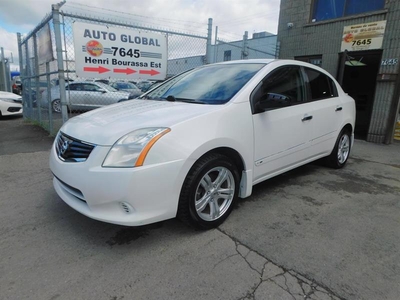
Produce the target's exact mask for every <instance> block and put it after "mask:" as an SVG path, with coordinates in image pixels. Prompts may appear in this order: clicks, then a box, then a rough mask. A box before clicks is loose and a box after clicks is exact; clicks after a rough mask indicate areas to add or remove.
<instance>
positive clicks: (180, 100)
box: [163, 95, 208, 104]
mask: <svg viewBox="0 0 400 300" xmlns="http://www.w3.org/2000/svg"><path fill="white" fill-rule="evenodd" d="M163 99H166V100H167V101H171V102H175V101H178V102H186V103H195V104H208V103H207V102H204V101H201V100H195V99H187V98H176V97H175V96H174V95H168V97H167V98H163Z"/></svg>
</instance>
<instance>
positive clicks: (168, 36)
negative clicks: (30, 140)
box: [18, 5, 210, 135]
mask: <svg viewBox="0 0 400 300" xmlns="http://www.w3.org/2000/svg"><path fill="white" fill-rule="evenodd" d="M77 22H81V23H84V24H92V25H102V26H105V27H107V28H111V29H113V30H120V31H121V30H125V31H129V32H133V34H132V36H129V38H132V39H134V38H137V36H135V33H138V32H139V33H140V34H141V36H145V35H146V34H153V36H154V35H158V36H160V39H165V40H166V44H167V45H168V47H166V48H167V49H168V52H167V59H168V60H167V67H166V68H165V69H166V72H165V75H164V76H163V78H160V77H158V80H152V79H153V73H156V72H158V70H157V68H156V67H157V66H158V65H161V57H160V55H158V54H157V53H155V52H154V51H153V52H149V53H147V52H146V53H143V52H141V53H140V55H142V56H147V57H149V58H150V59H151V60H152V62H153V61H154V63H152V64H150V63H149V64H148V65H146V63H143V65H140V64H139V63H134V62H132V59H131V60H129V59H127V60H125V61H123V60H122V61H121V60H118V61H117V60H116V61H115V68H114V69H113V71H115V72H125V73H124V75H129V74H131V73H132V74H134V73H138V72H140V74H143V75H142V76H137V75H138V74H135V75H136V76H132V79H130V78H129V76H125V78H123V79H121V76H114V75H115V73H114V74H112V75H109V76H104V74H102V72H103V69H102V68H103V67H102V63H103V62H105V60H106V58H104V59H100V57H101V56H96V51H98V49H96V45H93V47H92V48H90V47H91V45H88V44H86V46H85V48H86V49H84V50H83V51H85V52H86V53H87V52H89V51H92V53H93V55H92V56H90V59H91V61H90V62H91V63H92V64H93V62H94V67H93V69H96V68H97V71H98V73H95V74H99V76H98V78H97V77H96V75H93V74H90V75H88V76H87V77H85V76H79V72H77V70H76V57H75V54H76V51H75V50H76V49H75V48H74V47H82V45H77V44H76V43H74V31H73V27H74V23H77ZM90 26H91V25H89V26H88V28H90ZM206 30H207V28H205V29H204V31H205V32H206ZM93 33H94V35H95V36H92V38H93V39H92V40H94V41H95V40H96V38H97V37H98V36H96V34H98V32H93ZM99 34H100V35H101V34H103V32H99ZM136 35H137V34H136ZM145 39H146V38H144V39H143V38H142V40H141V42H142V43H145V42H146V43H148V44H150V45H151V43H154V44H156V43H159V42H160V41H158V40H157V36H156V39H152V40H150V39H148V40H145ZM208 40H210V39H207V36H199V35H194V34H186V33H179V32H173V31H169V30H161V29H153V28H146V27H141V26H138V25H135V24H130V23H129V22H125V21H124V22H121V21H118V20H110V19H107V20H105V19H102V18H100V17H90V16H87V15H85V16H84V15H79V14H78V13H76V12H75V13H69V12H63V11H60V10H59V7H57V5H53V11H52V13H51V14H49V15H48V16H46V18H44V19H43V21H42V22H41V23H40V24H39V25H38V26H37V27H36V28H35V29H34V30H33V31H32V32H31V33H29V34H28V35H27V36H26V37H24V38H23V39H22V38H21V36H20V35H18V44H19V45H18V46H19V53H20V71H21V78H22V95H23V103H24V117H25V118H27V119H30V120H32V121H35V122H37V123H38V124H40V125H41V126H42V127H44V128H45V129H47V130H48V131H49V133H50V134H51V135H54V134H55V133H56V132H57V131H58V129H59V128H60V127H61V126H62V124H63V123H64V122H65V121H66V120H68V119H69V118H70V117H71V116H74V115H76V114H79V113H81V112H85V111H88V110H91V109H94V108H97V107H101V106H104V105H109V104H113V103H117V102H121V101H125V100H129V99H133V98H136V97H137V96H139V95H141V94H143V93H144V92H145V91H146V90H148V89H149V88H150V87H151V85H153V84H155V83H157V82H158V81H160V80H162V79H165V78H168V77H171V76H174V75H176V74H178V73H180V72H182V71H185V70H188V69H191V68H193V67H196V66H197V65H193V64H190V63H188V64H185V65H183V66H182V65H177V64H176V63H174V59H179V58H181V57H187V56H191V55H202V56H204V57H206V55H207V54H206V50H207V46H206V45H207V41H208ZM127 42H128V41H127ZM101 50H102V51H103V54H104V55H103V57H106V54H110V51H115V49H107V48H104V49H101ZM118 50H119V53H118V54H124V56H126V57H127V58H129V57H130V58H132V53H133V52H134V51H132V53H130V52H129V50H130V48H128V47H127V48H126V49H123V51H122V50H121V49H118ZM131 50H133V49H131ZM135 54H136V53H133V55H135ZM88 56H89V55H88ZM128 56H129V57H128ZM107 59H108V62H110V63H114V61H112V58H111V57H108V58H107ZM158 61H160V62H158ZM205 62H206V61H205V60H204V63H205ZM138 64H139V65H138ZM139 69H140V70H139ZM88 70H89V69H88ZM152 72H153V73H152ZM80 75H81V74H80ZM116 75H119V74H118V73H117V74H116ZM122 77H124V76H122ZM154 77H156V78H157V76H154Z"/></svg>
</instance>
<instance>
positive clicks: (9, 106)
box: [0, 91, 22, 117]
mask: <svg viewBox="0 0 400 300" xmlns="http://www.w3.org/2000/svg"><path fill="white" fill-rule="evenodd" d="M12 115H22V97H21V96H20V95H17V94H14V93H9V92H3V91H0V117H1V116H12Z"/></svg>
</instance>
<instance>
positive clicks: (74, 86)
mask: <svg viewBox="0 0 400 300" xmlns="http://www.w3.org/2000/svg"><path fill="white" fill-rule="evenodd" d="M80 86H81V85H80V84H77V83H72V84H69V85H68V87H67V89H68V90H70V91H80V90H81V89H80Z"/></svg>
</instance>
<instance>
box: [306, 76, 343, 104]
mask: <svg viewBox="0 0 400 300" xmlns="http://www.w3.org/2000/svg"><path fill="white" fill-rule="evenodd" d="M304 69H305V72H306V74H307V77H308V82H309V84H310V92H311V99H310V100H311V101H315V100H323V99H327V98H332V97H336V96H337V91H336V88H335V83H334V82H333V81H332V79H330V78H329V77H328V76H326V75H325V74H323V73H321V72H319V71H317V70H313V69H310V68H304Z"/></svg>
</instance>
